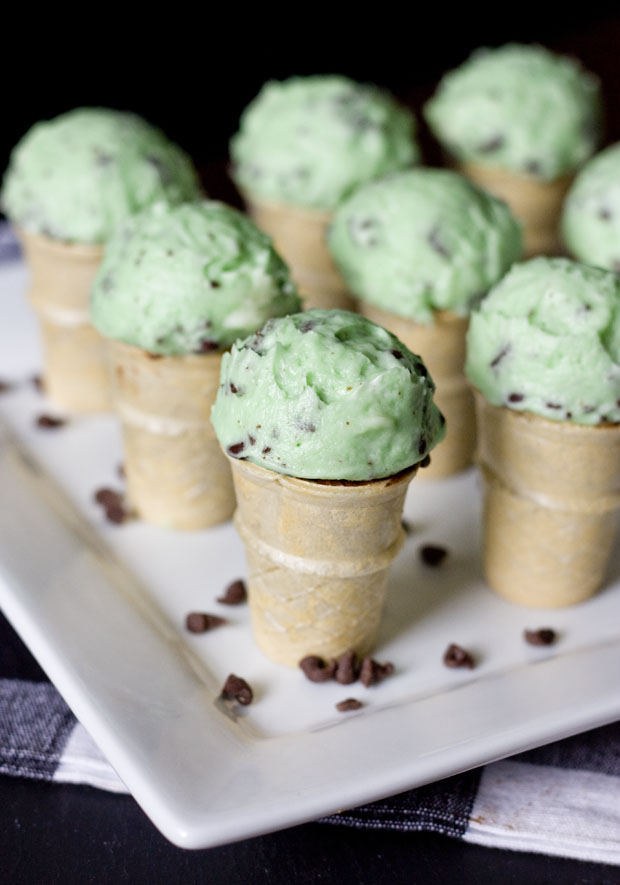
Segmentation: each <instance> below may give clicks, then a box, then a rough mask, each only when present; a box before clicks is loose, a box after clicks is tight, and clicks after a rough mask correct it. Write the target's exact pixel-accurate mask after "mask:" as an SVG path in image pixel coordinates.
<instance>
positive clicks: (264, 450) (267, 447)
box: [261, 446, 271, 455]
mask: <svg viewBox="0 0 620 885" xmlns="http://www.w3.org/2000/svg"><path fill="white" fill-rule="evenodd" d="M270 451H271V446H265V448H264V449H263V451H262V452H261V454H262V455H268V454H269V452H270Z"/></svg>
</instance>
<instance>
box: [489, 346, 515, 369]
mask: <svg viewBox="0 0 620 885" xmlns="http://www.w3.org/2000/svg"><path fill="white" fill-rule="evenodd" d="M509 352H510V345H509V344H507V345H506V347H504V348H502V350H500V352H499V353H498V354H497V356H496V357H494V358H493V359H492V360H491V362H490V363H489V365H490V366H491V368H492V369H495V368H496V367H497V366H499V364H500V363H501V361H502V360H503V359H504V357H505V356H506V354H507V353H509Z"/></svg>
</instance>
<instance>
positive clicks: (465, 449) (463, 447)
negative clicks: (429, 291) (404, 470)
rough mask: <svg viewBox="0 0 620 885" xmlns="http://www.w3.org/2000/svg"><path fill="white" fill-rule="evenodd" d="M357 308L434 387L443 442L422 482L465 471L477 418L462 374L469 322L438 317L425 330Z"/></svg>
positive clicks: (364, 304) (442, 313)
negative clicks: (412, 356) (413, 359)
mask: <svg viewBox="0 0 620 885" xmlns="http://www.w3.org/2000/svg"><path fill="white" fill-rule="evenodd" d="M359 308H360V312H361V313H362V314H363V315H364V316H366V317H368V319H369V320H372V321H373V323H378V325H380V326H383V327H384V328H386V329H388V330H389V331H390V332H393V333H394V335H396V337H397V338H399V339H400V340H401V341H402V342H403V344H406V345H407V347H408V348H409V350H412V351H413V353H417V354H419V355H420V356H421V357H422V359H423V360H424V363H425V365H426V367H427V369H428V370H429V372H430V374H431V377H432V379H433V381H434V382H435V384H436V385H437V389H436V391H435V397H434V400H435V403H436V405H437V406H438V407H439V409H440V410H441V411H442V412H443V415H444V417H445V419H446V436H445V439H444V440H443V442H440V443H439V445H438V446H437V447H436V448H434V449H433V451H432V454H431V463H430V466H429V467H427V468H426V469H425V470H422V471H421V472H420V474H419V476H420V478H421V479H439V478H440V477H443V476H450V475H451V474H453V473H458V472H459V471H460V470H464V469H465V468H466V467H469V466H470V464H471V463H472V461H473V457H474V449H475V447H476V418H475V411H474V400H473V396H472V393H471V390H470V388H469V385H468V383H467V380H466V378H465V375H464V371H463V367H464V365H465V336H466V334H467V325H468V319H467V317H459V316H456V314H453V313H451V312H449V311H437V312H436V313H435V316H434V323H433V324H432V325H428V326H427V325H423V324H422V323H416V322H414V321H413V320H409V319H407V318H406V317H399V316H397V315H396V314H390V313H387V312H386V311H384V310H381V309H380V308H378V307H375V306H374V305H373V304H369V303H368V302H366V301H360V302H359Z"/></svg>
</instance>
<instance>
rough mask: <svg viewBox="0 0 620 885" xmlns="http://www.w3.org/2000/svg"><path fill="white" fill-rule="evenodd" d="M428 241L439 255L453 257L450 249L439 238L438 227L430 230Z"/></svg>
mask: <svg viewBox="0 0 620 885" xmlns="http://www.w3.org/2000/svg"><path fill="white" fill-rule="evenodd" d="M426 239H427V242H428V244H429V246H430V247H431V249H434V250H435V252H437V254H438V255H441V257H442V258H451V257H452V256H451V254H450V250H449V249H447V248H446V246H444V244H443V243H442V242H441V240H440V239H439V231H438V229H437V228H436V227H434V228H433V229H432V231H430V233H429V234H428V236H427V238H426Z"/></svg>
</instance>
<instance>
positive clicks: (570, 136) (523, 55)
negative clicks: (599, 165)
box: [424, 43, 601, 180]
mask: <svg viewBox="0 0 620 885" xmlns="http://www.w3.org/2000/svg"><path fill="white" fill-rule="evenodd" d="M424 111H425V116H426V119H427V121H428V123H429V125H430V127H431V129H432V130H433V132H434V133H435V135H436V137H437V138H438V139H439V141H440V142H441V143H442V145H443V146H444V147H445V148H446V149H447V150H448V151H449V152H450V153H451V154H452V155H453V156H454V157H456V158H457V159H458V160H459V161H461V162H469V163H478V164H481V165H485V166H499V167H502V168H504V169H508V170H510V171H511V172H516V173H520V174H524V175H529V176H534V177H537V178H540V179H544V180H552V179H554V178H558V177H559V176H561V175H564V174H565V173H568V172H572V171H573V170H574V169H575V168H576V167H577V166H579V165H580V164H581V163H583V161H584V160H587V159H588V157H589V156H590V155H591V154H593V153H594V151H595V150H596V147H597V145H598V143H599V140H600V129H601V100H600V93H599V83H598V79H597V78H596V77H595V76H594V75H593V74H590V73H588V72H587V71H585V70H583V68H582V67H581V66H580V65H579V63H578V62H577V61H575V60H574V59H572V58H567V57H565V56H561V55H555V54H554V53H552V52H549V51H548V50H547V49H545V48H543V47H542V46H522V45H519V44H516V43H510V44H508V45H507V46H502V47H501V48H499V49H479V50H478V51H477V52H475V53H474V54H473V55H472V56H471V57H470V58H469V59H468V60H467V61H466V62H465V63H464V64H462V65H461V66H460V67H459V68H456V70H454V71H451V72H449V73H448V74H446V75H445V76H444V78H443V79H442V81H441V83H440V84H439V88H438V89H437V92H436V93H435V95H434V96H433V98H432V99H431V100H430V101H429V102H427V104H426V107H425V109H424Z"/></svg>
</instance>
